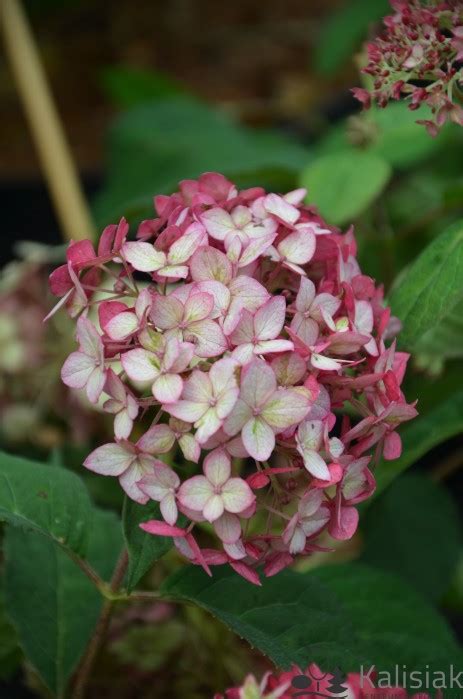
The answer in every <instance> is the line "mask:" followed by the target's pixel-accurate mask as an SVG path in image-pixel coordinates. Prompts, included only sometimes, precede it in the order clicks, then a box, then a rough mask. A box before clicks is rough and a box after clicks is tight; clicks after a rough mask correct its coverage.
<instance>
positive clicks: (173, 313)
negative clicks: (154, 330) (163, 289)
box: [151, 295, 183, 330]
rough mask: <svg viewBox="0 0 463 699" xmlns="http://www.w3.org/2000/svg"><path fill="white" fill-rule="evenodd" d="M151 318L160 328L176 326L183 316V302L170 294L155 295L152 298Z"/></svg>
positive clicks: (166, 328)
mask: <svg viewBox="0 0 463 699" xmlns="http://www.w3.org/2000/svg"><path fill="white" fill-rule="evenodd" d="M151 318H152V320H153V323H154V324H155V325H156V327H158V328H160V329H161V330H170V329H171V328H176V327H178V325H179V324H180V323H181V321H182V318H183V304H182V303H181V302H180V301H179V300H178V299H176V298H175V297H174V296H172V295H170V296H161V295H157V296H155V297H154V299H153V305H152V308H151Z"/></svg>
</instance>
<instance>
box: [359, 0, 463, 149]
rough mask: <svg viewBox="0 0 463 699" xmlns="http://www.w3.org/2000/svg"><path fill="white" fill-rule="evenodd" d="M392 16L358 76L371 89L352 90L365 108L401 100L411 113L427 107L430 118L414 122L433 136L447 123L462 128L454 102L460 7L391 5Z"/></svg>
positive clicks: (462, 22) (421, 2) (451, 2)
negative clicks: (366, 80)
mask: <svg viewBox="0 0 463 699" xmlns="http://www.w3.org/2000/svg"><path fill="white" fill-rule="evenodd" d="M390 3H391V6H392V9H393V10H394V14H393V15H390V16H389V17H385V18H384V31H383V33H382V34H381V36H379V37H378V38H377V39H375V40H374V41H373V42H371V43H369V44H368V45H367V51H368V64H367V66H366V67H365V68H364V69H363V72H364V73H365V74H367V75H369V76H371V77H372V78H373V87H372V89H371V90H367V89H364V88H354V89H353V90H352V92H353V94H354V95H355V97H356V98H357V99H358V100H359V101H360V102H362V104H363V105H364V106H365V107H367V108H368V107H369V106H370V104H371V101H372V100H374V101H376V102H377V103H378V105H379V106H380V107H385V106H386V105H387V104H388V102H389V100H391V99H394V100H398V99H401V98H405V99H407V100H408V101H409V108H410V109H411V110H416V109H418V108H419V107H420V105H421V104H427V105H428V106H429V107H430V108H431V111H432V113H433V119H424V120H419V121H418V123H420V124H423V125H424V126H425V127H426V128H427V130H428V132H429V133H430V134H431V135H432V136H435V135H437V133H438V131H439V129H440V128H441V127H442V126H443V124H445V122H446V121H453V122H455V123H456V124H459V125H460V126H462V125H463V106H462V105H461V101H460V99H459V95H461V89H462V85H463V71H462V67H461V61H462V59H463V7H462V5H461V2H460V0H445V1H444V2H440V0H390Z"/></svg>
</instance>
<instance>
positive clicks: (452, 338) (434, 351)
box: [415, 300, 463, 374]
mask: <svg viewBox="0 0 463 699" xmlns="http://www.w3.org/2000/svg"><path fill="white" fill-rule="evenodd" d="M462 357H463V300H462V301H459V302H458V303H457V305H456V306H455V307H454V308H452V310H451V311H450V312H449V313H447V315H446V316H445V318H443V319H442V320H441V321H440V323H438V324H437V325H436V326H434V327H433V328H431V330H429V331H428V332H427V333H425V334H424V335H423V336H422V337H421V338H420V339H419V340H418V343H417V345H416V348H415V361H416V362H417V364H418V365H419V366H420V367H421V368H425V369H427V370H428V371H430V372H431V373H432V374H439V373H441V372H442V370H443V368H444V365H445V362H446V360H448V359H460V358H462Z"/></svg>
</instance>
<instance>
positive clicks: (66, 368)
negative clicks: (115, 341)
mask: <svg viewBox="0 0 463 699" xmlns="http://www.w3.org/2000/svg"><path fill="white" fill-rule="evenodd" d="M77 339H78V341H79V351H78V352H73V353H72V354H70V355H69V357H68V358H67V359H66V361H65V362H64V364H63V367H62V369H61V378H62V380H63V382H64V383H65V384H66V386H70V387H71V388H85V389H86V392H87V397H88V399H89V400H90V401H91V402H92V403H96V402H97V400H98V398H99V397H100V395H101V392H102V390H103V388H104V385H105V381H106V371H105V364H104V346H103V343H102V341H101V337H100V335H99V334H98V332H97V330H96V328H95V326H94V325H93V323H92V322H91V321H90V320H88V318H85V317H84V316H81V317H80V318H79V320H78V321H77Z"/></svg>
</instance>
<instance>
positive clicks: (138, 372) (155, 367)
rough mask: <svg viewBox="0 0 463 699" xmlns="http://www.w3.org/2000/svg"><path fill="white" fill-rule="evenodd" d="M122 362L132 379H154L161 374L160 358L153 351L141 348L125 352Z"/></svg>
mask: <svg viewBox="0 0 463 699" xmlns="http://www.w3.org/2000/svg"><path fill="white" fill-rule="evenodd" d="M121 364H122V366H123V368H124V371H125V372H126V374H127V376H128V377H129V379H132V381H154V379H155V378H156V377H157V376H159V372H160V367H159V359H158V358H157V356H156V355H155V354H153V352H148V351H147V350H144V349H141V348H137V349H133V350H129V351H128V352H124V354H122V355H121Z"/></svg>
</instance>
